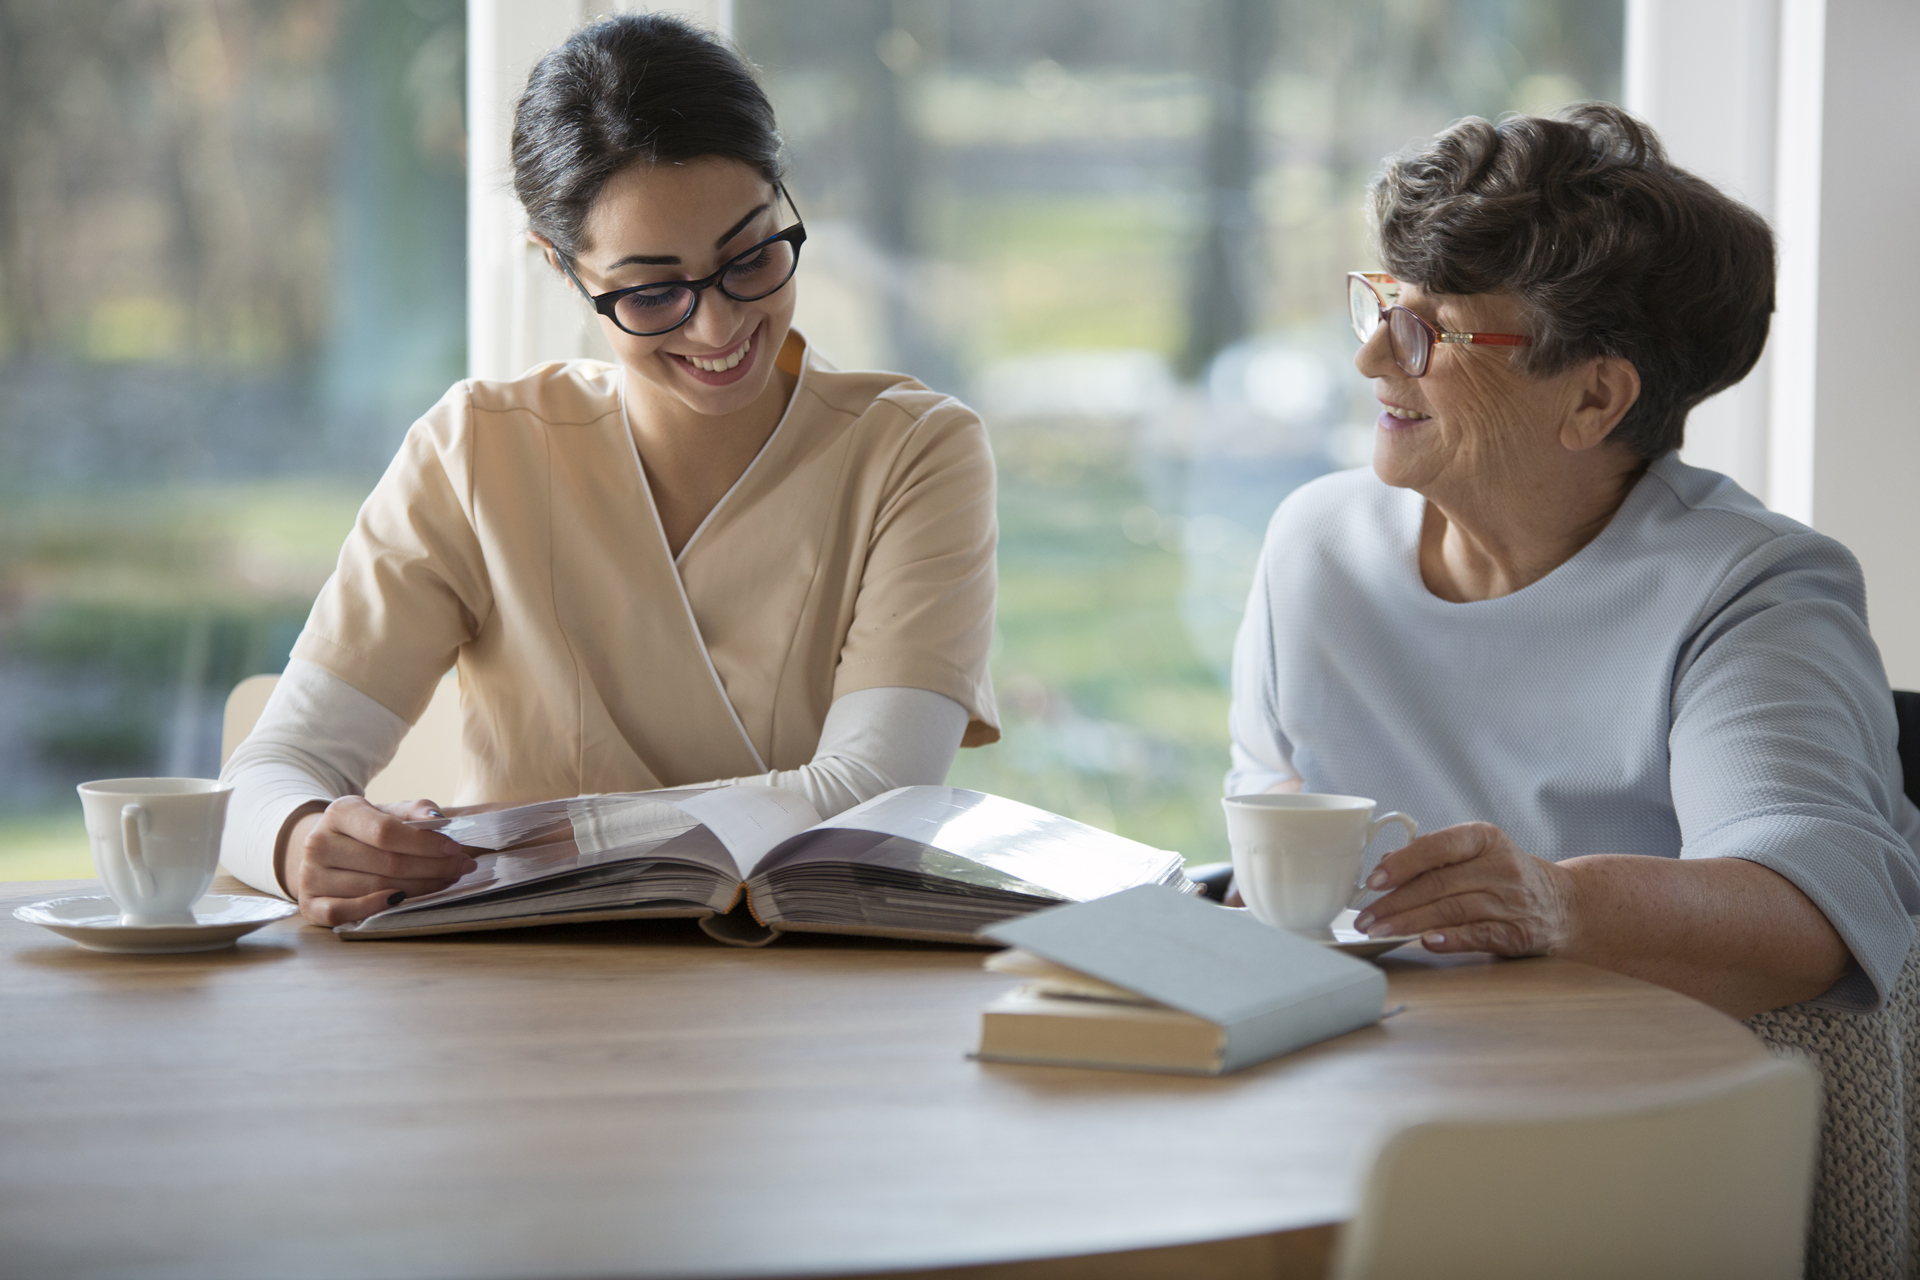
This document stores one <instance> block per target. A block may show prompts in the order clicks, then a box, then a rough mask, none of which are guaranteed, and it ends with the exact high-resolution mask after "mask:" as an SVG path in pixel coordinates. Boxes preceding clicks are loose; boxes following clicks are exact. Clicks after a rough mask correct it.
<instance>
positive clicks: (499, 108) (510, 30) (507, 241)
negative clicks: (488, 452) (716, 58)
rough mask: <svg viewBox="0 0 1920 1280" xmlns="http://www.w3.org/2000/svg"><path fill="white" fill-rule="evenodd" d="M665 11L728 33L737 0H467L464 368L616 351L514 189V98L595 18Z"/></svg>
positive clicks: (514, 367)
mask: <svg viewBox="0 0 1920 1280" xmlns="http://www.w3.org/2000/svg"><path fill="white" fill-rule="evenodd" d="M650 9H659V10H665V11H668V12H672V13H680V14H685V15H686V16H688V17H690V18H692V19H693V20H694V21H696V22H699V23H701V24H703V25H705V26H708V27H711V28H713V29H714V30H716V31H719V32H721V33H722V34H725V33H727V32H729V31H731V30H732V26H733V22H732V18H733V6H732V4H731V3H730V0H706V2H705V3H701V2H700V0H679V2H677V3H669V4H647V3H644V2H643V0H468V3H467V373H468V376H470V377H475V378H512V377H516V376H518V375H519V374H520V373H522V372H524V371H525V370H526V369H528V368H529V367H531V366H533V365H536V364H539V363H540V362H541V361H543V360H564V359H571V358H574V357H578V356H594V357H598V358H600V359H612V352H611V351H610V350H609V349H608V348H607V345H606V342H605V340H604V339H603V338H602V337H601V334H600V327H599V323H598V321H597V320H596V319H595V317H594V314H593V312H592V310H591V309H589V308H588V307H587V305H586V302H585V301H584V300H583V299H582V298H581V297H580V296H579V294H578V293H577V292H575V291H574V290H573V288H572V287H571V286H570V285H568V284H567V283H566V281H565V280H564V278H562V277H559V276H557V275H555V273H554V272H553V271H552V269H551V268H549V267H548V266H547V265H546V263H545V261H544V260H543V259H542V257H541V255H540V253H539V251H538V250H537V249H535V248H534V247H533V246H532V245H531V244H530V243H529V242H528V240H527V237H526V228H527V221H526V217H525V215H524V214H522V212H521V210H520V203H519V201H518V200H516V199H515V198H514V195H513V166H512V163H511V157H510V154H509V140H510V137H511V134H512V131H513V104H514V103H515V102H516V101H517V100H518V99H519V97H520V92H521V90H522V89H524V88H525V87H526V83H527V73H528V72H529V71H531V70H532V69H533V64H534V63H535V62H536V61H538V60H539V57H540V55H541V54H543V53H545V52H546V51H547V50H548V49H551V48H552V47H553V46H555V45H557V44H559V43H560V42H561V41H562V40H564V39H566V38H567V35H568V34H569V33H570V32H572V31H573V30H574V28H576V27H578V26H579V25H580V24H581V23H583V22H585V21H586V20H587V19H588V18H590V17H594V16H597V15H600V14H603V13H612V12H621V11H635V10H650Z"/></svg>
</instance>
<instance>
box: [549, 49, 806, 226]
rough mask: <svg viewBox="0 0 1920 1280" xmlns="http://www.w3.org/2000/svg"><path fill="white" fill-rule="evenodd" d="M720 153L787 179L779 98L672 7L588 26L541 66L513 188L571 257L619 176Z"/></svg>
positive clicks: (772, 179) (737, 56) (745, 65)
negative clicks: (770, 97) (777, 119)
mask: <svg viewBox="0 0 1920 1280" xmlns="http://www.w3.org/2000/svg"><path fill="white" fill-rule="evenodd" d="M713 156H720V157H724V158H726V159H729V160H738V161H740V162H741V163H742V164H744V165H747V166H748V167H750V168H752V169H754V170H755V171H756V172H758V173H759V174H760V175H761V176H762V177H764V178H765V179H766V180H767V181H769V182H777V181H779V179H780V175H781V172H782V165H781V145H780V131H779V128H778V127H777V126H776V125H775V123H774V118H773V104H772V103H770V102H768V101H767V95H766V94H765V93H764V92H763V91H762V90H761V88H760V84H759V82H758V81H757V80H755V79H754V77H753V68H752V67H751V66H750V65H749V64H748V62H747V60H746V59H745V58H743V57H741V56H740V54H739V53H738V52H737V51H735V50H734V49H733V48H732V47H731V46H730V45H728V44H727V43H726V42H725V41H724V40H722V39H720V38H719V37H718V36H716V35H714V34H713V33H712V32H710V31H705V30H702V29H701V28H699V27H696V26H694V25H693V24H691V23H689V22H687V21H686V20H685V19H683V18H676V17H673V16H671V15H669V14H660V13H645V14H640V13H628V14H621V15H619V16H617V17H612V18H606V19H603V20H601V21H599V22H595V23H593V24H592V25H590V26H586V27H582V28H581V29H580V30H578V31H576V32H574V33H573V35H571V36H569V37H568V38H567V40H566V42H565V43H564V44H562V45H560V46H559V47H558V48H556V49H554V50H552V51H550V52H549V53H547V54H546V56H545V57H543V58H541V59H540V61H539V62H538V63H536V64H535V66H534V68H533V73H532V74H531V75H529V76H528V77H527V88H526V92H524V93H522V94H521V95H520V102H519V104H518V105H517V106H516V107H515V108H514V113H513V189H514V193H515V194H516V195H518V196H519V197H520V203H521V205H522V206H523V207H524V208H525V209H526V211H527V224H528V227H529V228H530V229H531V230H532V231H534V232H535V233H537V234H539V235H541V236H544V237H546V239H548V240H549V241H551V242H552V243H553V245H554V247H555V248H557V249H559V250H560V251H561V252H562V253H565V254H567V255H569V256H573V255H577V254H578V253H579V251H580V249H581V248H582V247H583V246H582V244H581V236H582V228H583V227H584V225H585V223H586V220H587V211H588V210H589V209H590V208H592V206H593V202H594V200H595V198H596V197H598V196H599V194H600V189H601V188H602V187H603V186H605V185H606V183H607V180H608V179H609V178H611V177H613V175H614V174H616V173H619V172H620V171H621V170H622V169H625V168H627V167H628V166H629V165H633V164H639V163H645V164H675V163H680V162H684V161H688V160H699V159H704V158H707V157H713Z"/></svg>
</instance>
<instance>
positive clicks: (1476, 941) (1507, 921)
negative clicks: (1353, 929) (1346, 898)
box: [1354, 822, 1574, 956]
mask: <svg viewBox="0 0 1920 1280" xmlns="http://www.w3.org/2000/svg"><path fill="white" fill-rule="evenodd" d="M1367 887H1368V888H1369V889H1384V890H1389V891H1390V892H1388V893H1387V894H1386V896H1385V897H1382V898H1380V899H1378V900H1377V901H1375V902H1374V903H1372V904H1371V905H1369V906H1368V907H1367V909H1366V910H1365V911H1363V912H1361V913H1360V916H1359V918H1358V919H1357V920H1355V922H1354V923H1355V924H1356V925H1357V926H1358V927H1359V928H1361V929H1363V930H1365V931H1366V932H1367V933H1370V934H1373V935H1374V936H1376V937H1392V936H1399V935H1404V934H1415V933H1417V934H1419V935H1421V940H1422V941H1423V943H1424V944H1425V945H1426V947H1427V949H1428V950H1429V951H1491V952H1493V953H1494V954H1495V955H1503V956H1537V955H1551V954H1554V953H1555V952H1558V951H1560V950H1561V949H1562V948H1564V947H1565V946H1566V944H1567V941H1568V939H1569V937H1570V936H1571V933H1572V923H1573V896H1574V894H1573V877H1572V876H1570V875H1569V874H1568V873H1567V872H1566V870H1564V869H1563V868H1561V867H1557V866H1555V865H1554V864H1553V863H1551V862H1548V861H1547V860H1546V859H1544V858H1536V857H1534V856H1533V855H1532V854H1530V853H1527V852H1525V851H1524V850H1522V849H1521V848H1520V847H1519V846H1518V845H1516V844H1514V843H1513V841H1511V840H1509V839H1508V838H1507V834H1506V832H1504V831H1502V830H1500V828H1498V827H1496V826H1494V825H1492V824H1491V823H1486V822H1466V823H1462V824H1460V825H1459V826H1457V827H1448V828H1446V829H1445V830H1443V831H1435V832H1432V833H1430V834H1428V835H1424V836H1421V837H1420V838H1419V839H1418V840H1414V841H1412V842H1411V843H1409V844H1408V845H1406V847H1404V848H1401V849H1396V850H1394V851H1393V852H1392V853H1389V854H1388V855H1387V856H1386V857H1384V858H1382V859H1381V860H1380V865H1379V866H1378V867H1376V868H1375V869H1374V872H1373V874H1372V875H1370V876H1368V877H1367Z"/></svg>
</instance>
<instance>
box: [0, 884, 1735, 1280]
mask: <svg viewBox="0 0 1920 1280" xmlns="http://www.w3.org/2000/svg"><path fill="white" fill-rule="evenodd" d="M82 888H83V887H82V886H63V885H47V884H38V885H31V884H13V885H3V886H0V898H5V899H6V902H7V905H6V907H5V910H4V912H0V950H3V951H4V953H5V958H4V960H0V1008H3V1009H4V1010H5V1025H4V1029H3V1030H0V1275H5V1276H19V1277H35V1278H36V1280H39V1278H44V1277H58V1276H80V1275H85V1276H89V1277H117V1276H141V1277H183V1278H185V1277H191V1278H193V1280H221V1278H224V1277H232V1278H234V1280H268V1278H273V1277H324V1278H326V1280H339V1278H341V1277H361V1276H380V1277H461V1278H475V1277H514V1278H516V1280H527V1278H532V1277H588V1276H591V1277H599V1278H603V1280H605V1278H612V1277H629V1276H630V1277H642V1276H775V1275H782V1276H784V1275H803V1274H805V1275H818V1274H833V1273H855V1272H874V1271H887V1270H912V1269H915V1268H923V1269H929V1268H942V1267H944V1268H971V1267H974V1266H978V1265H979V1264H993V1263H1005V1262H1010V1261H1014V1260H1021V1259H1026V1260H1034V1259H1040V1260H1046V1259H1053V1260H1055V1261H1051V1262H1046V1261H1042V1262H1035V1263H1030V1264H1028V1265H1024V1266H1005V1267H994V1268H991V1269H990V1270H983V1271H977V1272H976V1271H972V1270H963V1271H958V1272H953V1273H951V1274H965V1275H976V1274H977V1275H986V1274H992V1275H996V1276H1013V1275H1019V1276H1047V1277H1067V1276H1101V1277H1127V1276H1148V1275H1179V1276H1206V1275H1210V1274H1212V1275H1226V1274H1235V1273H1238V1274H1252V1273H1255V1272H1256V1271H1258V1273H1260V1274H1288V1273H1291V1274H1303V1275H1304V1274H1316V1273H1317V1270H1318V1268H1319V1267H1320V1266H1322V1265H1324V1259H1325V1254H1326V1250H1327V1248H1328V1247H1329V1244H1330V1241H1331V1238H1332V1229H1331V1227H1329V1226H1328V1225H1327V1224H1332V1223H1337V1222H1339V1221H1340V1220H1342V1219H1343V1218H1344V1217H1346V1216H1348V1215H1349V1214H1350V1213H1351V1211H1352V1207H1353V1204H1354V1200H1355V1195H1356V1190H1357V1187H1358V1184H1359V1179H1360V1176H1361V1174H1362V1172H1363V1170H1364V1168H1365V1164H1366V1160H1367V1157H1368V1155H1369V1153H1370V1149H1371V1147H1372V1146H1373V1144H1375V1143H1376V1142H1377V1141H1378V1140H1379V1139H1380V1138H1382V1137H1383V1136H1384V1134H1385V1133H1386V1132H1387V1131H1388V1130H1389V1129H1390V1128H1391V1127H1393V1126H1394V1125H1396V1124H1397V1123H1400V1122H1402V1121H1404V1120H1406V1119H1407V1118H1409V1117H1412V1116H1415V1115H1418V1114H1421V1113H1422V1112H1426V1111H1430V1110H1433V1109H1436V1108H1441V1107H1447V1106H1453V1105H1469V1106H1488V1105H1499V1104H1502V1103H1508V1102H1512V1101H1517V1100H1530V1099H1540V1098H1562V1099H1569V1098H1575V1097H1581V1096H1588V1095H1590V1094H1593V1093H1596V1092H1604V1091H1606V1090H1609V1089H1615V1088H1620V1087H1624V1086H1634V1085H1643V1084H1649V1083H1654V1082H1677V1081H1687V1080H1694V1079H1699V1078H1703V1077H1707V1076H1710V1075H1713V1074H1715V1073H1718V1072H1720V1071H1722V1070H1725V1069H1729V1068H1733V1067H1736V1066H1738V1065H1740V1064H1743V1063H1746V1062H1749V1061H1751V1060H1754V1059H1757V1058H1759V1057H1760V1056H1761V1054H1762V1050H1761V1048H1760V1046H1759V1043H1758V1042H1757V1041H1756V1040H1755V1039H1754V1038H1753V1037H1752V1036H1751V1035H1750V1034H1748V1032H1747V1031H1745V1030H1744V1029H1743V1028H1742V1027H1740V1025H1739V1024H1738V1023H1736V1022H1734V1021H1733V1020H1732V1019H1730V1018H1727V1017H1725V1016H1723V1015H1721V1014H1719V1013H1716V1012H1714V1011H1712V1010H1710V1009H1708V1008H1706V1007H1705V1006H1703V1005H1700V1004H1697V1003H1695V1002H1693V1001H1691V1000H1688V999H1686V998H1684V997H1681V996H1678V995H1675V994H1672V993H1670V992H1666V991H1663V990H1660V989H1658V988H1656V987H1652V986H1648V985H1646V984H1644V983H1640V982H1635V981H1633V980H1630V979H1627V978H1622V977H1617V976H1614V975H1611V974H1607V973H1603V972H1600V971H1598V970H1594V969H1589V968H1585V967H1583V966H1580V965H1575V964H1570V963H1566V962H1561V961H1554V960H1524V961H1509V962H1487V961H1481V962H1478V963H1471V962H1470V963H1465V964H1460V963H1454V964H1444V963H1439V962H1435V961H1433V960H1432V959H1431V958H1429V959H1428V960H1427V961H1426V962H1421V961H1419V960H1413V961H1408V960H1390V961H1389V962H1388V971H1389V973H1390V975H1391V992H1392V994H1391V998H1390V1003H1396V1004H1397V1003H1402V1002H1404V1003H1405V1005H1406V1010H1405V1012H1403V1013H1401V1014H1399V1015H1398V1016H1396V1017H1394V1018H1392V1019H1390V1020H1388V1021H1387V1022H1385V1023H1383V1024H1381V1025H1379V1026H1377V1027H1373V1028H1369V1029H1367V1030H1364V1031H1360V1032H1356V1033H1354V1034H1352V1035H1349V1036H1344V1037H1341V1038H1340V1039H1338V1040H1335V1041H1331V1042H1328V1043H1326V1044H1322V1045H1320V1046H1317V1047H1315V1048H1312V1049H1309V1050H1306V1051H1304V1052H1301V1053H1296V1054H1293V1055H1291V1056H1289V1057H1287V1058H1283V1059H1281V1060H1279V1061H1276V1062H1271V1063H1267V1064H1266V1065H1264V1066H1261V1067H1256V1068H1253V1069H1251V1070H1248V1071H1245V1072H1243V1073H1241V1074H1239V1075H1235V1076H1229V1077H1226V1078H1223V1079H1196V1078H1187V1077H1177V1076H1156V1075H1144V1074H1132V1073H1123V1072H1101V1071H1087V1070H1076V1069H1064V1068H1047V1067H1012V1066H1004V1065H986V1064H981V1063H977V1062H974V1061H971V1060H970V1059H968V1058H967V1056H966V1054H967V1051H968V1050H969V1049H970V1048H971V1047H972V1045H973V1044H974V1041H975V1037H976V1035H977V1033H978V1026H979V1011H980V1007H981V1005H982V1004H984V1003H985V1002H986V1000H987V999H988V998H989V997H991V996H993V995H995V994H996V993H998V992H1000V991H1002V990H1004V989H1006V987H1007V986H1008V980H1007V979H1005V978H1002V977H996V976H995V975H992V974H989V973H986V972H983V971H982V970H981V968H980V953H979V952H977V951H969V950H965V949H961V948H942V947H935V946H923V945H913V944H886V943H874V942H865V941H855V940H846V941H834V940H831V939H819V938H813V939H808V938H800V937H790V938H788V939H785V940H783V941H782V942H780V943H778V944H776V945H775V946H773V947H771V948H768V949H766V950H763V951H747V950H736V949H732V948H728V947H724V946H720V945H717V944H715V943H713V942H711V941H710V940H708V939H706V938H705V937H704V936H703V935H701V934H699V933H698V932H696V931H695V930H693V929H691V928H682V927H679V922H650V923H647V924H637V923H636V924H628V925H580V926H574V927H572V928H569V929H540V930H524V931H517V932H503V933H496V934H492V935H481V934H475V935H456V936H453V937H447V938H434V939H422V940H415V941H389V942H353V943H346V942H341V941H339V940H338V939H336V938H335V937H334V936H333V935H332V934H330V933H327V932H325V931H322V930H319V929H314V928H309V927H305V926H302V925H301V924H299V923H298V922H297V921H284V922H281V923H279V924H276V925H272V926H269V927H268V928H267V929H265V930H263V931H261V932H259V933H256V934H254V935H252V936H251V937H249V938H248V939H245V940H243V941H242V942H241V944H240V945H239V946H238V948H236V949H233V950H228V951H224V952H214V953H210V954H202V955H185V956H148V957H122V956H111V955H102V954H97V953H92V952H86V951H82V950H80V949H78V948H76V947H75V946H73V945H72V944H71V943H69V942H66V941H64V940H62V939H60V938H58V937H55V936H54V935H52V934H49V933H46V932H44V931H42V930H40V929H37V928H34V927H33V926H30V925H25V924H21V923H19V922H17V921H15V920H13V919H12V917H11V908H12V906H13V905H14V904H16V903H18V902H20V901H27V900H31V899H33V898H36V897H51V896H55V894H56V893H58V892H61V891H66V892H72V891H76V890H80V889H82ZM95 891H97V890H95ZM1123 1251H1135V1252H1130V1253H1128V1252H1123ZM1116 1253H1121V1254H1122V1256H1118V1257H1116V1256H1112V1255H1114V1254H1116ZM1098 1255H1108V1256H1104V1257H1102V1256H1098ZM940 1274H949V1273H945V1272H943V1273H940Z"/></svg>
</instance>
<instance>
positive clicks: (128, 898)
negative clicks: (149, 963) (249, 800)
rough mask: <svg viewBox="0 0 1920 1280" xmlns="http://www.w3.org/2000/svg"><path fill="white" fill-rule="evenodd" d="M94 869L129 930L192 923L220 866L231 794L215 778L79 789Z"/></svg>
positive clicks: (117, 781) (122, 781)
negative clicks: (223, 829)
mask: <svg viewBox="0 0 1920 1280" xmlns="http://www.w3.org/2000/svg"><path fill="white" fill-rule="evenodd" d="M79 790H80V805H81V807H82V808H83V809H84V810H86V815H87V842H88V843H89V844H90V845H92V846H93V865H94V867H95V868H96V869H97V870H98V871H99V872H100V878H101V879H102V880H104V881H106V885H107V892H108V893H110V894H112V895H113V900H114V901H115V902H116V903H118V904H119V906H120V923H121V924H124V925H142V926H145V925H159V924H192V923H194V919H193V904H194V903H195V902H198V901H199V900H200V895H201V894H203V893H205V892H206V891H207V886H208V885H210V884H212V883H213V873H214V871H215V869H216V868H218V866H219V864H220V830H221V828H222V827H224V826H225V825H226V819H227V797H228V796H231V795H232V794H233V788H232V787H229V786H224V785H222V784H221V783H218V782H215V781H214V780H213V779H211V778H113V779H110V780H108V781H105V782H83V783H81V784H80V788H79Z"/></svg>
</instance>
